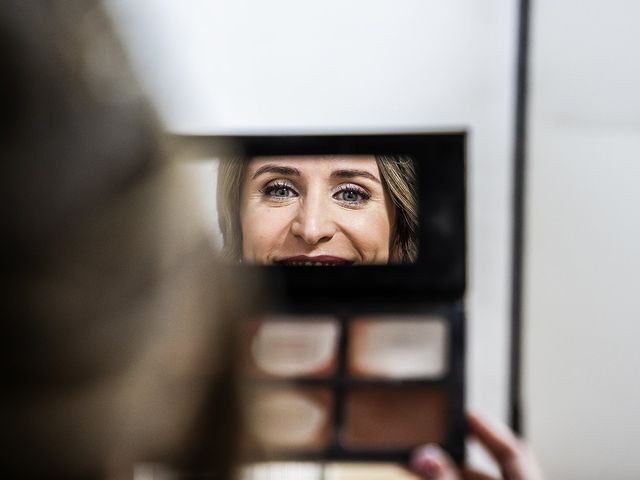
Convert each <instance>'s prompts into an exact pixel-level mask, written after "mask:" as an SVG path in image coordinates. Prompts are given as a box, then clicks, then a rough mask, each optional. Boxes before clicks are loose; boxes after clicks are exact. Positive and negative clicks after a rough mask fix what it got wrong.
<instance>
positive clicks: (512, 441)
mask: <svg viewBox="0 0 640 480" xmlns="http://www.w3.org/2000/svg"><path fill="white" fill-rule="evenodd" d="M467 423H468V425H469V430H470V431H471V433H472V434H473V435H474V436H475V437H476V438H477V439H478V440H479V441H480V443H482V445H484V446H485V447H486V448H487V450H488V451H489V453H490V454H491V456H492V457H493V458H494V459H495V461H496V462H498V464H499V465H501V466H504V465H505V464H507V463H510V462H512V461H513V460H514V459H515V458H516V457H517V456H518V452H519V448H520V442H519V441H518V439H517V438H516V436H515V435H514V434H513V433H511V431H510V430H508V429H507V428H502V429H499V428H498V427H497V426H494V425H491V424H490V423H489V422H487V421H486V420H484V419H483V418H482V417H480V416H479V415H478V414H476V413H472V412H470V413H467Z"/></svg>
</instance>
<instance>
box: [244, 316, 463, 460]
mask: <svg viewBox="0 0 640 480" xmlns="http://www.w3.org/2000/svg"><path fill="white" fill-rule="evenodd" d="M461 319H462V317H461V315H460V314H459V312H458V313H456V311H455V310H452V311H448V312H447V311H443V310H438V311H436V312H431V313H423V314H415V313H401V314H381V313H371V314H358V315H353V316H351V315H348V314H347V315H345V316H340V317H336V316H330V315H309V314H307V315H295V316H293V315H278V316H268V317H264V318H262V319H261V320H259V321H251V322H247V324H246V335H245V340H246V342H245V345H244V355H245V359H246V364H247V365H248V371H249V374H250V376H251V377H252V378H253V380H254V381H255V383H256V388H255V389H254V391H253V394H252V398H251V401H250V405H251V413H252V417H251V418H252V420H253V422H252V425H253V427H254V433H255V435H256V437H257V438H258V439H259V440H260V441H261V442H262V443H263V444H264V445H265V447H266V448H267V449H268V451H269V452H270V453H271V454H272V455H273V456H275V457H279V458H306V459H334V460H335V459H361V460H387V461H388V460H401V461H403V460H405V459H406V457H407V456H408V455H409V452H410V451H411V450H412V449H413V448H414V447H416V446H417V445H420V444H424V443H429V442H436V443H439V444H443V445H445V447H447V448H448V449H449V450H450V452H452V454H453V455H454V456H455V457H457V458H460V455H461V445H458V439H459V438H462V420H461V418H462V405H461V401H460V399H461V398H462V382H461V378H462V377H461V375H462V369H461V365H462V358H461V355H462V352H461V351H460V350H459V349H457V348H454V347H452V343H456V344H458V345H461V341H462V338H461V335H462V330H461V323H460V322H461Z"/></svg>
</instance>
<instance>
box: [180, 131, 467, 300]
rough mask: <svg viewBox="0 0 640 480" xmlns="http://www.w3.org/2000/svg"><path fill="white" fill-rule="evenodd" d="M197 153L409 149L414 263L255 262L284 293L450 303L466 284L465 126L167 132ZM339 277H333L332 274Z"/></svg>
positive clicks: (240, 154) (246, 155) (406, 151)
mask: <svg viewBox="0 0 640 480" xmlns="http://www.w3.org/2000/svg"><path fill="white" fill-rule="evenodd" d="M170 140H171V141H173V142H177V143H179V144H182V145H186V146H191V147H192V149H195V150H197V151H198V152H199V153H200V154H201V155H205V156H208V157H209V158H211V157H234V158H250V157H253V156H258V155H260V156H275V155H283V156H286V155H323V154H324V155H328V154H333V155H340V154H343V155H358V154H359V155H362V154H373V155H375V154H389V155H409V156H411V157H413V158H414V160H415V162H416V166H417V170H418V194H419V206H420V212H419V219H420V221H419V225H420V233H419V253H418V258H417V260H416V262H415V263H412V264H399V265H365V266H359V267H284V266H258V267H256V266H242V267H240V268H259V269H260V270H262V273H263V274H264V276H265V278H269V279H270V283H271V284H272V285H274V286H276V288H280V289H281V291H284V292H285V294H286V295H285V296H286V297H288V298H296V299H300V300H304V299H305V298H308V299H309V300H313V299H318V297H327V298H332V299H336V300H339V299H345V300H346V299H354V298H359V299H363V300H365V299H368V298H376V297H378V296H379V295H382V294H383V295H385V296H391V297H393V298H395V299H398V300H401V299H403V298H406V299H407V300H410V299H420V300H421V301H425V300H432V301H452V300H455V299H459V298H461V297H462V296H463V295H464V291H465V287H466V228H467V226H466V140H467V132H466V131H464V130H461V131H454V132H446V133H437V132H425V133H407V134H402V133H393V134H340V135H333V134H331V135H273V134H268V135H178V134H175V135H172V136H170ZM337 279H339V280H340V281H339V282H337V281H336V280H337Z"/></svg>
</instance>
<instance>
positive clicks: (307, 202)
mask: <svg viewBox="0 0 640 480" xmlns="http://www.w3.org/2000/svg"><path fill="white" fill-rule="evenodd" d="M320 197H321V196H317V197H307V198H305V199H304V201H303V202H302V203H301V204H300V206H299V209H298V212H297V214H296V216H295V218H294V219H293V222H292V224H291V233H293V234H294V235H295V236H297V237H299V238H301V239H303V240H304V241H305V243H307V244H309V245H315V244H317V243H320V242H323V241H327V240H330V239H331V238H332V237H333V235H334V234H335V233H336V223H335V221H334V220H333V219H332V218H331V204H330V202H324V201H323V199H322V198H320Z"/></svg>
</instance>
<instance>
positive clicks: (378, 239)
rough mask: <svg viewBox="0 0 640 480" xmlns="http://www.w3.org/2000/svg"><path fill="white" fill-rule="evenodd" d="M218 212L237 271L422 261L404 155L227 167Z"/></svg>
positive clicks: (286, 159) (221, 172)
mask: <svg viewBox="0 0 640 480" xmlns="http://www.w3.org/2000/svg"><path fill="white" fill-rule="evenodd" d="M217 196H218V198H217V208H218V219H219V223H220V229H221V231H222V236H223V244H224V245H223V255H224V256H225V257H226V258H227V259H228V260H230V261H232V262H234V263H250V264H261V265H293V266H302V265H304V266H349V265H367V264H368V265H372V264H378V265H381V264H389V263H396V264H397V263H413V262H414V261H415V259H416V257H417V255H418V245H417V243H418V242H417V227H418V199H417V188H416V169H415V164H414V160H413V159H412V158H411V157H408V156H402V155H287V156H258V157H253V158H249V159H245V160H238V159H236V160H231V159H224V160H221V161H220V164H219V167H218V190H217Z"/></svg>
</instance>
